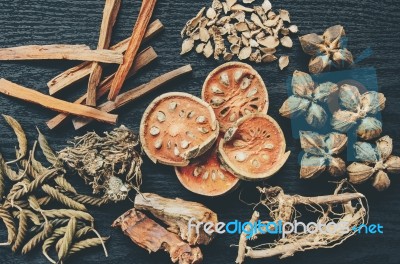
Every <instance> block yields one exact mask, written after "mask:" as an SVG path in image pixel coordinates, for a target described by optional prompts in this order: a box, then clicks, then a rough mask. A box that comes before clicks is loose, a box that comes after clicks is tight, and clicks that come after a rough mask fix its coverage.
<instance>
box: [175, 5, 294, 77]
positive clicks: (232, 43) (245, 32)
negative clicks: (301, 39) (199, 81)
mask: <svg viewBox="0 0 400 264" xmlns="http://www.w3.org/2000/svg"><path fill="white" fill-rule="evenodd" d="M240 2H242V3H240ZM253 2H254V0H253V1H246V0H243V1H237V0H226V1H219V0H213V2H212V5H211V7H209V8H208V9H207V10H206V8H205V7H204V8H203V9H201V10H200V12H199V13H198V14H197V15H196V16H195V17H194V18H192V19H191V20H189V21H188V22H187V23H186V25H185V27H184V28H183V30H182V32H181V36H182V38H185V40H184V41H183V44H182V52H181V54H185V53H187V52H189V51H191V50H192V49H193V48H195V50H196V52H197V53H202V54H203V55H204V56H205V57H207V58H209V57H211V56H212V55H213V56H214V59H216V60H218V59H219V58H220V56H222V57H223V59H224V60H225V61H230V60H231V59H232V58H233V57H234V56H237V57H238V58H239V60H249V61H253V62H256V63H260V62H272V61H275V60H277V57H276V56H275V55H274V54H275V53H276V48H277V47H278V46H279V45H282V46H283V47H286V48H291V47H292V46H293V41H292V39H291V38H290V36H289V35H290V34H291V33H297V32H298V28H297V26H295V25H290V16H289V12H288V11H287V10H283V9H281V10H279V13H275V12H274V11H272V5H271V3H270V2H269V1H268V0H264V1H263V3H262V4H261V5H250V4H252V3H253ZM288 63H289V57H288V56H281V57H280V58H279V67H280V68H281V69H283V68H285V67H286V66H287V65H288Z"/></svg>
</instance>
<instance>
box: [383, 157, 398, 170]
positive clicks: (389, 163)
mask: <svg viewBox="0 0 400 264" xmlns="http://www.w3.org/2000/svg"><path fill="white" fill-rule="evenodd" d="M385 166H386V168H387V170H388V172H389V173H394V174H399V173H400V157H398V156H390V157H389V158H388V159H387V160H386V162H385Z"/></svg>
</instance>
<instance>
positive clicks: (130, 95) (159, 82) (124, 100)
mask: <svg viewBox="0 0 400 264" xmlns="http://www.w3.org/2000/svg"><path fill="white" fill-rule="evenodd" d="M190 72H192V67H191V66H190V65H186V66H183V67H181V68H178V69H176V70H173V71H171V72H168V73H165V74H163V75H161V76H159V77H157V78H155V79H153V80H152V81H150V82H149V83H146V84H142V85H140V86H139V87H136V88H134V89H131V90H130V91H128V92H125V93H122V94H120V95H119V96H117V98H116V99H115V101H114V102H112V101H108V102H106V103H104V104H102V105H100V106H99V109H100V110H101V111H103V112H107V113H109V112H112V111H114V110H116V109H118V108H121V107H123V106H125V105H126V104H128V103H130V102H132V101H134V100H136V99H138V98H140V97H142V96H143V95H145V94H147V93H149V92H151V91H153V90H155V89H157V88H159V87H161V86H164V85H165V84H167V83H168V82H170V81H173V80H175V79H176V78H179V77H181V76H183V75H185V74H188V73H190ZM92 121H93V120H91V119H87V118H74V119H73V120H72V123H73V124H74V128H75V130H78V129H81V128H83V127H85V126H86V125H88V124H90V123H91V122H92Z"/></svg>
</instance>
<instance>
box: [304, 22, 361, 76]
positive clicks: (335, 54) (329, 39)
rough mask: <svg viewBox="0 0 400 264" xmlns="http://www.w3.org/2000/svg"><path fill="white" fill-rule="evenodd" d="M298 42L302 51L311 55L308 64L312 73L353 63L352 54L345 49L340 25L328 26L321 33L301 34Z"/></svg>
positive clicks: (343, 35) (343, 34) (342, 30)
mask: <svg viewBox="0 0 400 264" xmlns="http://www.w3.org/2000/svg"><path fill="white" fill-rule="evenodd" d="M300 44H301V46H302V48H303V51H304V52H305V53H307V54H309V55H311V56H312V57H311V60H310V63H309V64H308V68H309V71H310V73H312V74H318V73H321V72H323V71H327V70H330V69H331V67H335V68H344V67H347V66H349V65H351V64H353V55H352V54H351V52H350V51H349V50H348V49H346V41H345V32H344V28H343V26H341V25H336V26H332V27H330V28H328V29H327V30H325V32H324V34H323V35H317V34H315V33H311V34H307V35H304V36H301V37H300Z"/></svg>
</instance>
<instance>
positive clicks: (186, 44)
mask: <svg viewBox="0 0 400 264" xmlns="http://www.w3.org/2000/svg"><path fill="white" fill-rule="evenodd" d="M193 47H194V39H192V38H187V39H185V40H184V41H183V43H182V51H181V55H183V54H186V53H188V52H189V51H191V50H192V49H193Z"/></svg>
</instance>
